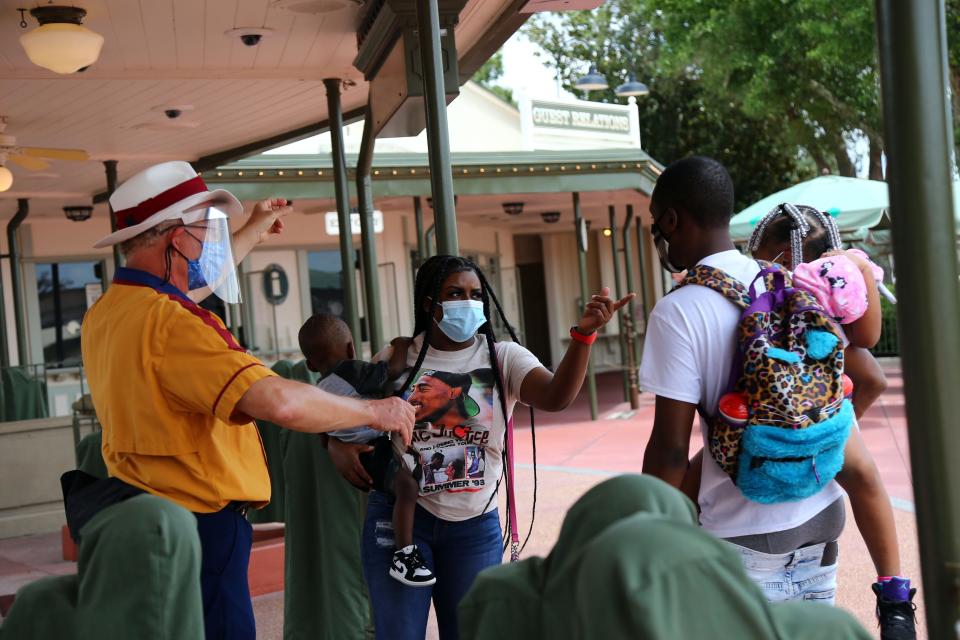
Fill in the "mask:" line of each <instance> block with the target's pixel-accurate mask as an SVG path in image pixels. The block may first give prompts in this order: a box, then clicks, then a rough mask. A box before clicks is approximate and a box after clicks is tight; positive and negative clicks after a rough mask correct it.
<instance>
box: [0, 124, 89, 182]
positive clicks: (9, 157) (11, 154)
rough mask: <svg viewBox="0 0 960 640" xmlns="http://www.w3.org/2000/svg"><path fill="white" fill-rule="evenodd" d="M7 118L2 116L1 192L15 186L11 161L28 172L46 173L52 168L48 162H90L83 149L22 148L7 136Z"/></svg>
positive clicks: (0, 148) (0, 149)
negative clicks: (10, 168)
mask: <svg viewBox="0 0 960 640" xmlns="http://www.w3.org/2000/svg"><path fill="white" fill-rule="evenodd" d="M6 128H7V118H6V116H0V191H6V190H7V189H9V188H10V187H11V186H12V185H13V174H12V173H10V170H9V169H8V168H7V167H6V164H7V162H8V161H9V162H10V163H12V164H15V165H17V166H19V167H23V168H24V169H26V170H27V171H44V170H46V169H49V168H50V163H49V162H48V160H74V161H83V160H89V159H90V156H89V155H88V154H87V152H86V151H83V150H81V149H48V148H44V147H22V146H19V145H17V139H16V138H15V137H13V136H9V135H5V134H4V131H5V130H6Z"/></svg>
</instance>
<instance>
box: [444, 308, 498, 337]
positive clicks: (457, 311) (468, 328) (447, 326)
mask: <svg viewBox="0 0 960 640" xmlns="http://www.w3.org/2000/svg"><path fill="white" fill-rule="evenodd" d="M486 321H487V319H486V317H484V315H483V303H482V302H479V301H477V300H452V301H449V302H444V303H443V319H442V320H440V321H439V322H437V326H438V327H440V331H443V333H444V335H446V336H447V337H448V338H450V339H451V340H453V341H454V342H466V341H467V340H469V339H470V338H472V337H473V336H475V335H477V331H478V330H479V329H480V327H482V326H483V324H484V323H485V322H486Z"/></svg>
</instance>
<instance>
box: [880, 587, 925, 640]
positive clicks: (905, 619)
mask: <svg viewBox="0 0 960 640" xmlns="http://www.w3.org/2000/svg"><path fill="white" fill-rule="evenodd" d="M873 592H874V593H875V594H877V620H878V621H879V623H880V639H881V640H916V637H917V630H916V618H917V616H916V609H917V605H915V604H913V597H914V596H915V595H916V593H917V590H916V589H911V588H910V581H909V580H907V579H905V578H892V579H890V580H884V581H883V582H882V583H879V582H878V583H875V584H874V585H873Z"/></svg>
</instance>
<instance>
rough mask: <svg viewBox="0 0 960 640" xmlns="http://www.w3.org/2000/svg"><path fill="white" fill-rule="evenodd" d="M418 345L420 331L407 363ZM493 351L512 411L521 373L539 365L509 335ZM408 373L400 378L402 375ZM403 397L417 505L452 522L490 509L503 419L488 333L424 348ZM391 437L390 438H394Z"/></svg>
mask: <svg viewBox="0 0 960 640" xmlns="http://www.w3.org/2000/svg"><path fill="white" fill-rule="evenodd" d="M422 344H423V336H422V335H420V336H417V337H416V338H415V339H414V341H413V344H412V345H411V346H410V350H409V351H408V353H407V365H408V366H410V367H413V366H414V365H415V364H416V363H417V355H418V354H419V353H420V347H421V345H422ZM391 351H392V348H391V347H387V349H385V350H384V351H382V352H380V353H379V354H377V355H376V356H375V358H374V360H386V359H389V357H390V353H391ZM496 351H497V359H498V360H499V361H500V371H501V375H502V376H503V385H504V389H505V391H506V395H507V398H506V401H507V415H508V416H510V415H513V407H514V405H515V404H516V403H517V400H518V399H519V397H520V386H521V385H522V384H523V379H524V378H526V376H527V374H528V373H530V372H531V371H532V370H534V369H536V368H538V367H542V366H543V365H542V364H540V361H539V360H538V359H537V357H536V356H535V355H533V354H532V353H530V352H529V351H527V350H526V349H525V348H524V347H522V346H521V345H519V344H516V343H515V342H498V343H497V344H496ZM408 374H409V372H407V373H404V374H403V375H402V376H401V377H400V381H399V383H403V382H406V379H407V375H408ZM399 383H398V384H399ZM404 397H405V398H406V399H407V400H408V401H410V402H411V403H413V404H415V405H416V406H417V423H416V424H415V425H414V432H413V446H414V448H415V449H416V450H417V452H418V453H419V455H420V464H421V465H422V469H423V475H422V478H421V480H420V499H419V501H418V504H420V506H422V507H423V508H424V509H426V510H427V511H429V512H430V513H432V514H433V515H435V516H436V517H438V518H441V519H443V520H450V521H460V520H467V519H468V518H473V517H476V516H479V515H481V514H483V513H485V512H487V511H492V510H493V509H494V508H496V506H497V499H496V496H495V495H494V494H495V491H496V488H497V481H498V480H499V479H500V474H501V471H502V470H503V449H504V444H505V441H504V438H505V435H506V423H505V421H504V419H503V413H502V411H501V409H500V400H499V395H498V394H497V390H496V382H495V381H494V374H493V369H491V368H490V354H489V351H488V347H487V342H486V338H484V337H482V336H477V338H476V340H475V341H474V343H473V345H471V346H470V347H467V348H466V349H461V350H460V351H438V350H436V349H433V348H430V349H429V350H428V351H427V355H426V357H425V358H424V360H423V364H422V365H421V367H420V370H419V371H418V373H417V375H416V377H415V378H414V382H413V383H412V384H411V385H410V388H409V389H407V391H406V393H405V394H404ZM397 441H398V439H397V438H394V444H395V445H396V443H397Z"/></svg>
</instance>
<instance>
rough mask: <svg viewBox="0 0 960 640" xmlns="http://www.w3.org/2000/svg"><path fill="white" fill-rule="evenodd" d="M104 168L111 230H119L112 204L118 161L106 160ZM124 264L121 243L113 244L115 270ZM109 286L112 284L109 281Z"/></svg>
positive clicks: (115, 187) (115, 188)
mask: <svg viewBox="0 0 960 640" xmlns="http://www.w3.org/2000/svg"><path fill="white" fill-rule="evenodd" d="M103 169H104V171H105V172H106V174H107V211H108V212H109V215H110V232H111V233H113V232H114V231H116V230H117V216H116V215H115V214H114V213H113V207H111V206H110V196H112V195H113V192H114V191H116V190H117V161H116V160H104V161H103ZM122 266H123V255H122V254H121V253H120V245H119V244H115V245H113V270H114V272H116V270H117V269H119V268H120V267H122ZM107 286H110V285H109V283H108V284H107Z"/></svg>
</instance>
